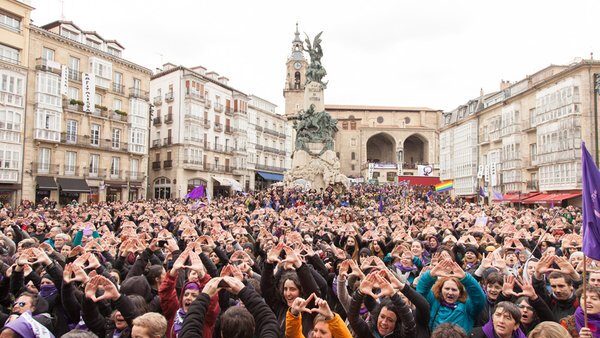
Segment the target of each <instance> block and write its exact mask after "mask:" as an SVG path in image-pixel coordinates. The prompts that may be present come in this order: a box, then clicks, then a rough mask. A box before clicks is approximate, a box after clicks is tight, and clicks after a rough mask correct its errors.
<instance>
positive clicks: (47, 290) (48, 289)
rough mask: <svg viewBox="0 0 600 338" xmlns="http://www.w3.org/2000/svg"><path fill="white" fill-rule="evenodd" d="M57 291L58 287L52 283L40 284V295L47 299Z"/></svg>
mask: <svg viewBox="0 0 600 338" xmlns="http://www.w3.org/2000/svg"><path fill="white" fill-rule="evenodd" d="M57 293H58V289H57V288H56V286H54V285H42V286H41V287H40V296H41V297H42V298H44V299H48V298H50V297H52V296H54V295H55V294H57Z"/></svg>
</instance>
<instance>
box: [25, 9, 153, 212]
mask: <svg viewBox="0 0 600 338" xmlns="http://www.w3.org/2000/svg"><path fill="white" fill-rule="evenodd" d="M123 51H124V48H123V46H122V45H121V44H120V43H119V42H117V41H116V40H107V39H104V38H103V37H102V36H101V35H100V34H99V33H97V32H95V31H86V30H83V29H81V28H80V27H79V26H77V25H76V24H75V23H73V22H70V21H55V22H52V23H50V24H47V25H45V26H41V27H36V26H33V25H32V26H31V30H30V47H29V56H28V57H29V66H30V67H29V73H28V77H29V81H28V88H27V97H28V100H27V117H26V119H25V123H26V126H27V128H26V131H25V152H24V154H25V156H24V174H23V198H24V199H27V200H32V201H33V200H35V201H37V202H39V201H40V200H42V199H44V198H49V199H50V200H55V201H59V202H60V203H61V204H65V203H70V202H72V201H78V202H86V201H90V202H104V201H127V200H136V199H139V198H143V197H144V196H145V194H146V189H147V187H146V182H147V174H146V171H147V170H146V169H147V161H148V155H147V154H148V137H149V135H148V133H149V128H150V120H149V104H148V102H149V92H148V91H149V88H150V76H151V71H150V70H149V69H147V68H144V67H142V66H140V65H137V64H135V63H133V62H130V61H128V60H126V59H124V58H123V57H122V53H123Z"/></svg>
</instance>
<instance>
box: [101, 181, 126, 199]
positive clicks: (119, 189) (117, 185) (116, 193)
mask: <svg viewBox="0 0 600 338" xmlns="http://www.w3.org/2000/svg"><path fill="white" fill-rule="evenodd" d="M104 185H105V186H106V201H107V202H118V201H121V200H122V199H123V198H122V196H123V189H125V188H127V183H125V182H113V181H105V182H104Z"/></svg>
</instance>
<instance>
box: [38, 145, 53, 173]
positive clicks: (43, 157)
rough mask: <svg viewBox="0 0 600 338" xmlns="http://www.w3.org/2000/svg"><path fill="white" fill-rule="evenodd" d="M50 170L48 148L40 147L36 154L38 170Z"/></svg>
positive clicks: (44, 171) (45, 171)
mask: <svg viewBox="0 0 600 338" xmlns="http://www.w3.org/2000/svg"><path fill="white" fill-rule="evenodd" d="M49 171H50V148H40V152H39V154H38V172H40V173H46V174H47V173H48V172H49Z"/></svg>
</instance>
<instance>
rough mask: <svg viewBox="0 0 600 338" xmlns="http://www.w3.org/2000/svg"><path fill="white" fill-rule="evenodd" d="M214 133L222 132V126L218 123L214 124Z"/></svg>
mask: <svg viewBox="0 0 600 338" xmlns="http://www.w3.org/2000/svg"><path fill="white" fill-rule="evenodd" d="M215 131H216V132H222V131H223V125H222V124H220V123H217V122H215Z"/></svg>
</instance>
